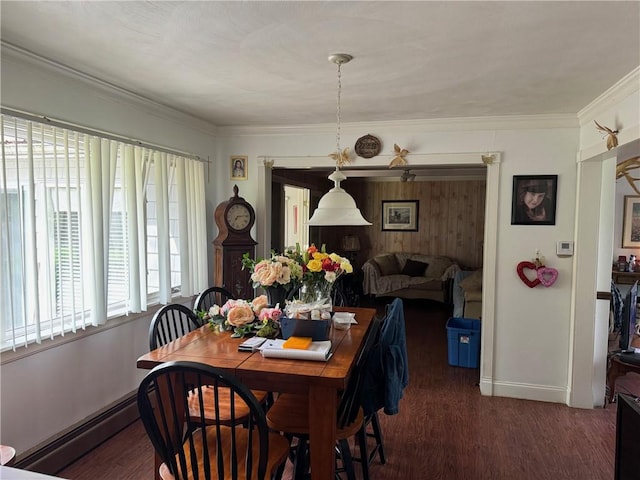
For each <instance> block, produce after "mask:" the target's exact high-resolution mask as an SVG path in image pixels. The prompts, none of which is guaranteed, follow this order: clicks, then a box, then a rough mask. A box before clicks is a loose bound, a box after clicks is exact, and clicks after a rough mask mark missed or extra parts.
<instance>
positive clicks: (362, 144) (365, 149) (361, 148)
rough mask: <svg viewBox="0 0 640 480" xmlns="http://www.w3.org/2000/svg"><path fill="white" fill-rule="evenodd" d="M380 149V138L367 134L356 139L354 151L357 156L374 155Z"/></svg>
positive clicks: (369, 156) (368, 156)
mask: <svg viewBox="0 0 640 480" xmlns="http://www.w3.org/2000/svg"><path fill="white" fill-rule="evenodd" d="M381 149H382V144H381V143H380V139H379V138H378V137H374V136H373V135H370V134H367V135H365V136H363V137H360V138H359V139H358V140H356V146H355V151H356V154H357V155H358V156H359V157H362V158H372V157H375V156H376V155H378V154H380V150H381Z"/></svg>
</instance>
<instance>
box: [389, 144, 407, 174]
mask: <svg viewBox="0 0 640 480" xmlns="http://www.w3.org/2000/svg"><path fill="white" fill-rule="evenodd" d="M393 150H394V151H395V154H396V156H395V157H393V159H392V160H391V163H389V168H392V167H399V166H401V165H406V164H407V160H406V159H405V158H404V157H405V156H406V155H407V154H408V153H409V150H407V149H406V148H400V147H399V146H398V144H397V143H394V144H393Z"/></svg>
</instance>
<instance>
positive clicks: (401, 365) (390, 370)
mask: <svg viewBox="0 0 640 480" xmlns="http://www.w3.org/2000/svg"><path fill="white" fill-rule="evenodd" d="M408 384H409V361H408V357H407V339H406V334H405V325H404V308H403V304H402V299H400V298H396V299H395V300H394V301H393V302H391V303H390V304H389V305H387V314H386V317H385V319H384V322H383V324H382V329H381V331H380V339H379V342H378V344H377V345H376V346H375V348H374V350H373V351H372V352H371V357H370V359H369V362H368V367H367V369H366V371H365V376H364V388H363V398H362V408H363V410H364V414H365V415H369V414H371V413H373V412H376V411H377V410H380V409H381V408H384V413H386V414H387V415H395V414H396V413H398V404H399V403H400V399H401V398H402V394H403V391H404V389H405V387H406V386H407V385H408Z"/></svg>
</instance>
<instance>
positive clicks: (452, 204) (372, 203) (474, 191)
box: [325, 179, 486, 268]
mask: <svg viewBox="0 0 640 480" xmlns="http://www.w3.org/2000/svg"><path fill="white" fill-rule="evenodd" d="M344 187H345V189H346V190H347V191H348V192H349V193H351V194H352V195H353V196H354V198H356V202H357V204H358V208H360V211H361V212H362V214H363V215H364V217H365V218H366V219H367V220H369V221H370V222H371V223H373V225H372V226H370V227H341V228H338V227H332V233H333V234H334V235H336V236H338V237H339V238H335V239H330V237H329V236H328V235H325V238H327V242H331V243H332V244H335V249H336V250H338V251H339V249H340V248H339V246H340V243H339V242H340V238H341V237H342V236H343V235H345V234H347V233H353V234H357V235H358V236H359V237H360V243H361V244H362V251H361V252H360V253H359V254H358V258H359V260H360V262H359V263H362V262H363V261H365V260H366V259H367V258H370V257H372V256H373V255H375V254H377V253H383V252H407V253H424V254H431V255H444V256H447V257H451V258H453V259H455V260H456V261H457V262H458V263H459V264H460V265H462V266H465V267H469V268H478V267H481V266H482V253H483V252H482V247H483V241H484V208H485V192H486V182H485V180H438V181H415V182H406V183H401V182H365V181H353V180H351V179H350V180H349V181H348V185H347V182H345V185H344ZM383 200H392V201H393V200H418V201H419V206H418V217H419V219H418V231H417V232H395V231H393V232H390V231H384V232H383V231H382V201H383Z"/></svg>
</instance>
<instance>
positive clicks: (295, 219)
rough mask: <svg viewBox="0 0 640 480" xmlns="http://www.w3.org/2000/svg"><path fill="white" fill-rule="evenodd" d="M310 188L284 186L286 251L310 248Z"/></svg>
mask: <svg viewBox="0 0 640 480" xmlns="http://www.w3.org/2000/svg"><path fill="white" fill-rule="evenodd" d="M309 197H310V191H309V189H308V188H301V187H295V186H293V185H284V247H285V249H289V248H295V246H296V245H300V248H303V249H305V248H307V247H308V246H309V226H308V225H307V223H306V220H307V219H308V218H309Z"/></svg>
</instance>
